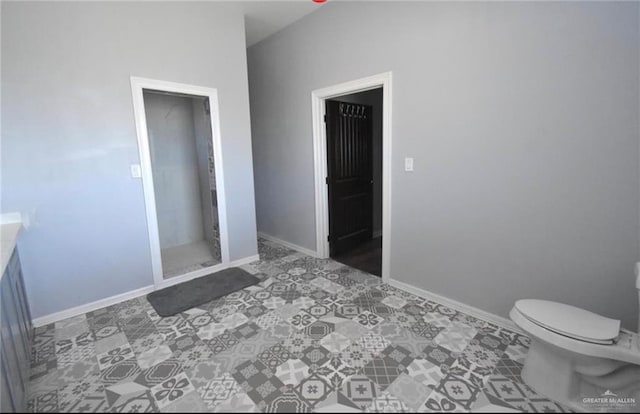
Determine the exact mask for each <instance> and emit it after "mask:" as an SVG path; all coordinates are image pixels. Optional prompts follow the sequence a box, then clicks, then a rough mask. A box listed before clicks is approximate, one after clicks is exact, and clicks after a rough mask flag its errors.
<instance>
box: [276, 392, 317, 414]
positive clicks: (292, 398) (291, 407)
mask: <svg viewBox="0 0 640 414" xmlns="http://www.w3.org/2000/svg"><path fill="white" fill-rule="evenodd" d="M265 411H266V412H268V413H310V412H313V411H312V408H311V406H310V405H309V403H308V402H306V401H304V400H303V399H302V398H300V397H299V396H298V394H296V393H295V392H294V391H287V392H285V393H283V394H282V395H279V396H277V397H276V398H275V399H273V401H271V402H270V403H269V405H268V406H267V409H266V410H265Z"/></svg>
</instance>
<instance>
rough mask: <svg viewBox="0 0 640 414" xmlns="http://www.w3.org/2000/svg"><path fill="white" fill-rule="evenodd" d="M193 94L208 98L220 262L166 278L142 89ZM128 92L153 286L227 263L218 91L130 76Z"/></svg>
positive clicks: (160, 285) (195, 274)
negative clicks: (135, 134) (138, 154)
mask: <svg viewBox="0 0 640 414" xmlns="http://www.w3.org/2000/svg"><path fill="white" fill-rule="evenodd" d="M144 89H152V90H156V91H164V92H172V93H180V94H187V95H196V96H202V97H207V98H209V106H210V109H211V133H212V134H211V135H212V141H213V157H214V162H215V166H214V168H215V173H216V189H217V194H218V220H219V226H220V253H221V259H222V262H221V263H220V264H218V265H215V266H212V267H211V268H206V269H202V270H198V271H196V272H191V273H188V274H185V275H182V276H176V277H172V278H170V279H167V280H165V279H164V277H163V273H162V257H161V253H160V237H159V233H158V217H157V213H156V198H155V193H154V190H153V172H152V169H151V152H150V150H149V136H148V130H147V118H146V115H145V111H144V97H143V90H144ZM131 94H132V97H133V111H134V116H135V120H136V132H137V136H138V150H139V153H140V166H141V169H142V187H143V191H144V204H145V210H146V213H147V229H148V232H149V246H150V249H151V266H152V269H153V284H154V286H155V287H156V288H160V287H166V286H170V285H173V284H175V283H179V282H182V281H185V280H189V279H193V278H194V277H198V276H204V275H205V274H208V273H211V271H212V270H214V271H215V270H216V269H218V268H220V267H226V266H228V263H229V237H228V233H227V208H226V199H225V188H224V172H223V164H222V138H221V135H220V114H219V106H218V90H217V89H214V88H207V87H203V86H194V85H186V84H182V83H175V82H167V81H162V80H155V79H147V78H140V77H136V76H132V77H131Z"/></svg>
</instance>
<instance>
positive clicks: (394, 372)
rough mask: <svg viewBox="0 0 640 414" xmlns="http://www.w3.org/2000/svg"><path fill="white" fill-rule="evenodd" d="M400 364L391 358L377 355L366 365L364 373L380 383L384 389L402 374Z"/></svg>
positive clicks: (382, 389)
mask: <svg viewBox="0 0 640 414" xmlns="http://www.w3.org/2000/svg"><path fill="white" fill-rule="evenodd" d="M399 366H400V364H399V363H397V362H396V361H394V360H392V359H391V358H380V357H375V358H373V359H372V360H371V361H370V362H369V363H368V364H367V365H365V366H364V368H363V369H362V373H363V374H364V375H366V376H367V377H368V378H370V379H371V380H372V381H373V382H375V383H376V384H378V386H379V387H380V390H381V391H384V390H386V388H387V387H388V386H389V385H390V384H391V383H392V382H393V381H395V380H396V378H398V377H399V376H400V374H402V370H401V369H400V368H399Z"/></svg>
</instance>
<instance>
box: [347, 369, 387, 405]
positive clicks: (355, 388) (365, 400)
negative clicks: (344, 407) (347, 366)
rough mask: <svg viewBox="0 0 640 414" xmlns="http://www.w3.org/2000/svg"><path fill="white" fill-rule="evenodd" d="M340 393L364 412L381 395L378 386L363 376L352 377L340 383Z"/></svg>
mask: <svg viewBox="0 0 640 414" xmlns="http://www.w3.org/2000/svg"><path fill="white" fill-rule="evenodd" d="M340 393H341V394H342V395H343V396H344V397H346V398H347V399H348V400H349V401H350V402H352V403H353V404H355V405H356V406H358V407H360V408H361V409H363V410H364V409H366V408H367V407H369V406H370V405H371V403H372V402H373V401H374V400H375V399H376V398H378V397H379V396H380V395H381V390H380V387H379V386H378V384H376V383H375V382H373V381H371V380H370V379H369V378H367V377H365V376H364V375H353V376H351V377H349V378H347V379H346V380H345V381H344V382H343V383H342V387H341V388H340Z"/></svg>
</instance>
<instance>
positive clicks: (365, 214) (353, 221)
mask: <svg viewBox="0 0 640 414" xmlns="http://www.w3.org/2000/svg"><path fill="white" fill-rule="evenodd" d="M326 114H327V117H326V124H327V161H328V165H327V167H328V173H329V176H328V177H327V184H328V185H329V188H328V190H329V191H328V193H329V246H330V254H331V256H336V255H339V254H342V253H344V252H347V251H349V250H351V249H353V248H355V247H357V246H358V245H360V244H362V243H363V242H365V241H367V240H370V239H371V237H372V234H373V197H372V193H373V143H372V135H371V134H372V128H373V126H372V122H371V106H368V105H358V104H352V103H347V102H340V101H329V100H328V101H327V107H326Z"/></svg>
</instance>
